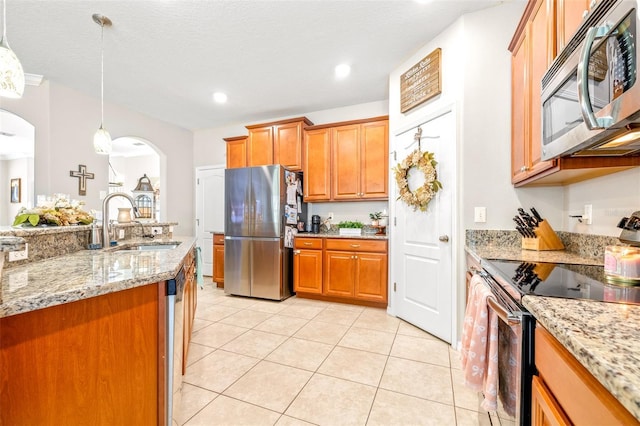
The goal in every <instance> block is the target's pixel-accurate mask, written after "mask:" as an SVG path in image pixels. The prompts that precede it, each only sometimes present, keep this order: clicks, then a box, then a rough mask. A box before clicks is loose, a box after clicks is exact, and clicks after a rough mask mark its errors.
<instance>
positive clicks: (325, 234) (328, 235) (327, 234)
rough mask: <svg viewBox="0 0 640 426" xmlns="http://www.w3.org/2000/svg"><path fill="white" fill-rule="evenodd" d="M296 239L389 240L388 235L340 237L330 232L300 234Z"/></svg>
mask: <svg viewBox="0 0 640 426" xmlns="http://www.w3.org/2000/svg"><path fill="white" fill-rule="evenodd" d="M295 236H296V237H304V238H349V239H360V240H388V239H389V236H388V235H386V234H385V235H376V234H365V233H363V234H362V235H339V234H334V233H330V232H320V233H319V234H314V233H313V232H298V233H297V234H296V235H295Z"/></svg>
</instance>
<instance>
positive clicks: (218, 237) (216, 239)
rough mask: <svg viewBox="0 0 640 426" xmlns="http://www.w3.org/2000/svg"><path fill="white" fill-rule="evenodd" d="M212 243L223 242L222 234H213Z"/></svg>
mask: <svg viewBox="0 0 640 426" xmlns="http://www.w3.org/2000/svg"><path fill="white" fill-rule="evenodd" d="M213 244H224V234H213Z"/></svg>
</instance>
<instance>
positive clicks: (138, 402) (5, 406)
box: [0, 227, 195, 425]
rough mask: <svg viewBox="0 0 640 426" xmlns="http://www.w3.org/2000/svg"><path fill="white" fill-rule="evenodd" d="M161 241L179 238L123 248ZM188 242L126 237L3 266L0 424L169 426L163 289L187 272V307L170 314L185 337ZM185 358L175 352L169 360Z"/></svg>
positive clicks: (188, 277)
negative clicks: (167, 246) (164, 246)
mask: <svg viewBox="0 0 640 426" xmlns="http://www.w3.org/2000/svg"><path fill="white" fill-rule="evenodd" d="M79 228H80V227H79ZM65 231H67V230H65ZM78 231H79V232H81V230H78ZM51 232H54V233H55V231H51ZM62 232H64V231H62ZM54 238H55V237H54ZM168 243H178V245H177V246H175V248H171V249H157V250H132V249H130V248H133V246H137V245H144V244H153V245H162V244H168ZM194 243H195V238H192V237H187V238H178V237H173V238H169V237H165V238H154V239H153V240H150V239H146V238H145V239H143V238H140V239H138V238H133V239H129V240H126V241H121V242H119V245H118V246H116V247H110V248H107V249H101V250H78V251H74V252H72V253H68V254H64V255H60V256H54V257H50V258H47V259H42V260H37V261H33V262H28V263H25V264H22V265H19V266H12V267H9V268H6V265H5V270H4V271H3V274H2V281H1V284H0V286H1V287H0V289H1V293H0V294H1V299H0V360H1V362H0V401H2V409H1V410H0V424H154V425H156V424H166V413H167V408H168V405H169V404H172V397H171V395H168V391H167V388H166V386H165V384H166V383H167V380H169V377H168V376H169V374H168V373H167V370H166V365H167V364H166V363H167V361H168V360H167V355H168V353H169V352H170V351H168V350H167V336H168V326H167V324H168V316H167V315H168V308H167V292H168V286H169V283H170V282H171V281H170V280H172V279H174V278H175V277H176V276H177V275H178V274H184V275H183V276H184V277H185V282H188V283H189V284H188V285H189V286H191V289H190V290H189V291H190V292H191V293H190V295H187V284H185V287H184V288H185V290H184V297H185V303H184V306H185V308H184V312H185V313H184V315H183V312H182V311H181V312H180V314H179V318H178V314H177V313H176V318H175V321H176V322H177V323H178V326H179V327H184V330H185V333H186V334H185V336H187V334H188V335H190V328H189V327H190V320H189V317H188V315H190V314H191V313H192V312H194V311H195V296H194V295H195V288H193V286H194V285H195V284H194V278H193V275H194V266H193V265H194V250H193V247H194ZM181 276H182V275H181ZM187 297H190V301H189V302H187V301H186V299H187ZM187 342H188V338H187ZM183 357H184V353H183V351H180V353H176V354H174V356H173V359H174V362H178V363H182V360H183Z"/></svg>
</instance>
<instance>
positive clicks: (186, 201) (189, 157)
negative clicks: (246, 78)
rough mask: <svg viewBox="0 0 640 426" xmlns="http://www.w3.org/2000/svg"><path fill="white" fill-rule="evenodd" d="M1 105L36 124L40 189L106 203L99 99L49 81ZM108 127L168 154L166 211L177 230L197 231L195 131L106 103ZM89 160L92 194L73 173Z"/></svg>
mask: <svg viewBox="0 0 640 426" xmlns="http://www.w3.org/2000/svg"><path fill="white" fill-rule="evenodd" d="M0 107H1V108H3V109H6V110H8V111H11V112H13V113H15V114H17V115H20V116H21V117H23V118H24V119H26V120H27V121H29V122H30V123H32V124H33V125H34V126H35V127H36V157H35V168H36V185H35V186H36V194H47V195H50V194H52V193H57V192H60V193H66V194H70V195H71V197H72V198H75V199H79V200H83V201H84V202H85V203H86V208H87V209H96V210H99V209H100V208H101V200H100V196H99V195H100V191H107V189H108V176H109V173H108V167H109V166H108V156H101V155H98V154H96V153H95V152H94V151H93V146H92V140H93V134H94V133H95V131H96V129H97V128H98V127H99V125H100V100H99V99H97V98H93V97H89V96H86V95H84V94H82V93H80V92H77V91H75V90H72V89H70V88H66V87H63V86H60V85H57V84H55V83H52V82H45V83H43V84H42V85H41V86H39V87H33V86H27V88H26V89H25V96H24V97H23V98H22V99H18V100H6V99H2V100H0ZM104 116H105V122H104V125H105V128H107V129H108V131H109V133H110V134H111V137H112V138H113V139H115V138H118V137H121V136H133V137H140V138H142V139H145V140H148V141H150V142H151V143H153V144H154V146H156V147H157V148H159V149H160V150H161V151H162V152H163V153H164V154H165V155H166V158H167V167H166V169H167V176H166V177H165V182H166V188H165V190H164V194H163V200H164V202H166V203H167V210H166V211H167V217H166V218H165V219H164V220H167V221H175V222H178V223H179V227H178V228H177V229H176V230H175V232H176V235H193V232H194V230H193V218H194V207H193V206H194V193H195V190H194V185H193V133H192V132H191V131H189V130H186V129H182V128H180V127H177V126H173V125H170V124H167V123H165V122H162V121H159V120H155V119H152V118H150V117H147V116H145V115H143V114H139V113H137V112H134V111H131V110H129V109H127V108H124V107H121V106H118V105H113V104H109V103H105V114H104ZM79 164H84V165H86V166H87V171H88V172H90V173H94V174H95V179H93V180H88V181H87V195H86V196H84V197H83V196H80V195H78V179H77V178H72V177H70V176H69V172H70V171H71V170H78V165H79Z"/></svg>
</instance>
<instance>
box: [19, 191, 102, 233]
mask: <svg viewBox="0 0 640 426" xmlns="http://www.w3.org/2000/svg"><path fill="white" fill-rule="evenodd" d="M82 205H84V202H82V201H77V200H71V201H69V200H67V199H66V197H64V196H60V195H56V196H54V197H52V198H48V199H47V201H45V202H41V203H40V205H38V206H36V207H34V208H32V209H28V208H26V207H22V208H21V209H20V211H19V212H18V214H17V215H16V218H15V220H14V221H13V226H18V225H21V224H23V223H29V224H30V225H31V226H38V225H55V226H68V225H89V224H90V223H92V222H93V216H92V215H91V214H90V213H87V212H86V211H84V210H82Z"/></svg>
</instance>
